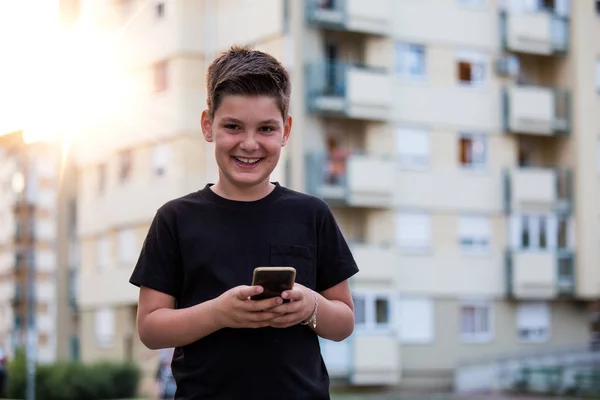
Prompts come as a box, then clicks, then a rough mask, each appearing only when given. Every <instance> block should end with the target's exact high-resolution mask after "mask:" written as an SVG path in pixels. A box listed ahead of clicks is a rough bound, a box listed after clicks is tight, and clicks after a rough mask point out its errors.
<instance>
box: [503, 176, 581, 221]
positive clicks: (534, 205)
mask: <svg viewBox="0 0 600 400" xmlns="http://www.w3.org/2000/svg"><path fill="white" fill-rule="evenodd" d="M504 186H505V211H506V212H528V211H533V212H557V211H560V212H563V213H568V212H570V211H571V209H572V203H573V195H572V190H573V189H572V187H573V177H572V173H571V171H570V170H557V169H550V168H516V169H513V170H510V171H507V172H506V173H505V181H504Z"/></svg>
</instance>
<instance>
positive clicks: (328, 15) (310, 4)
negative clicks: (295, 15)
mask: <svg viewBox="0 0 600 400" xmlns="http://www.w3.org/2000/svg"><path fill="white" fill-rule="evenodd" d="M304 1H305V4H306V9H305V13H306V21H307V22H308V24H310V25H312V26H317V27H321V28H325V29H335V30H345V31H350V32H359V33H366V34H373V35H387V34H389V33H390V30H391V25H392V18H391V12H390V11H391V5H392V3H391V1H390V0H371V1H369V2H365V1H364V0H304Z"/></svg>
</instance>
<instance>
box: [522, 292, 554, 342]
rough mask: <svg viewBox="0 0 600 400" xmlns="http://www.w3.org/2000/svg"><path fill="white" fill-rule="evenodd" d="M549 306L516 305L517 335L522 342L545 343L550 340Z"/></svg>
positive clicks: (536, 304)
mask: <svg viewBox="0 0 600 400" xmlns="http://www.w3.org/2000/svg"><path fill="white" fill-rule="evenodd" d="M550 320H551V315H550V306H549V305H548V303H543V302H531V303H521V304H518V305H517V335H518V337H519V340H521V341H523V342H545V341H547V340H548V339H550V326H551V325H550Z"/></svg>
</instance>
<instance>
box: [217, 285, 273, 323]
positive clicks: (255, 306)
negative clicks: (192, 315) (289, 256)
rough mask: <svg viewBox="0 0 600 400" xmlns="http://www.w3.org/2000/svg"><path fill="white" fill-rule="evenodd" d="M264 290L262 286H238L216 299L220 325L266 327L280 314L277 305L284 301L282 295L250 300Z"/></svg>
mask: <svg viewBox="0 0 600 400" xmlns="http://www.w3.org/2000/svg"><path fill="white" fill-rule="evenodd" d="M262 292H263V288H262V287H261V286H237V287H234V288H232V289H230V290H228V291H226V292H225V293H223V294H222V295H221V296H219V297H217V298H216V299H215V309H216V311H217V316H216V317H217V319H218V321H219V325H221V326H222V327H225V328H264V327H267V326H269V325H270V321H271V320H273V318H275V317H278V316H280V314H279V313H278V312H276V311H275V308H274V307H276V306H278V305H280V304H282V303H283V300H282V299H281V297H274V298H271V299H264V300H250V297H251V296H254V295H255V294H260V293H262Z"/></svg>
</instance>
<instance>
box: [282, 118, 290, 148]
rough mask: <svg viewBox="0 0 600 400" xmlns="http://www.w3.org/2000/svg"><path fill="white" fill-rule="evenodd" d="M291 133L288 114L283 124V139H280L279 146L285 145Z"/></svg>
mask: <svg viewBox="0 0 600 400" xmlns="http://www.w3.org/2000/svg"><path fill="white" fill-rule="evenodd" d="M291 133H292V116H291V115H289V114H288V116H287V118H286V119H285V122H284V124H283V139H282V140H281V147H285V145H286V144H287V142H288V139H289V138H290V134H291Z"/></svg>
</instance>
